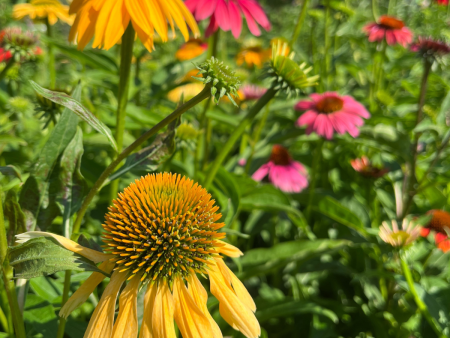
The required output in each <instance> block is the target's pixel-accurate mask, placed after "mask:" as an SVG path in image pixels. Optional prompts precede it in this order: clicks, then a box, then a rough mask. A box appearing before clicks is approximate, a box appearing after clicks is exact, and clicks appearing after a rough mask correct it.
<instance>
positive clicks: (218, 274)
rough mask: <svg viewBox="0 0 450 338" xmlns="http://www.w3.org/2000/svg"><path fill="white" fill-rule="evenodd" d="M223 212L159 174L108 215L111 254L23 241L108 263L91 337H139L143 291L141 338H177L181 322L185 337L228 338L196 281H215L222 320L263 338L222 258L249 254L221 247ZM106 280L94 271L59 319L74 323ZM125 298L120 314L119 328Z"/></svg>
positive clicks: (182, 181) (187, 183)
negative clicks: (71, 317)
mask: <svg viewBox="0 0 450 338" xmlns="http://www.w3.org/2000/svg"><path fill="white" fill-rule="evenodd" d="M218 209H219V207H218V206H214V200H212V199H211V195H210V194H208V192H207V191H206V190H205V189H204V188H202V187H201V186H199V185H198V184H197V183H194V182H193V181H192V180H190V179H187V178H185V177H181V176H180V175H176V174H170V173H164V174H162V173H159V174H152V175H147V176H145V177H142V178H141V179H140V180H136V181H135V183H132V184H131V185H130V186H129V187H128V188H126V189H125V190H124V192H123V193H121V194H119V197H118V198H117V199H116V200H114V201H113V206H112V207H110V208H109V213H108V214H107V215H106V221H105V224H103V228H104V231H105V232H104V235H103V239H104V242H105V243H106V245H105V247H106V251H107V252H108V253H107V254H103V253H100V252H97V251H94V250H91V249H88V248H85V247H83V246H81V245H79V244H77V243H75V242H72V241H71V240H69V239H66V238H64V237H61V236H57V235H53V234H49V233H43V232H28V233H24V234H21V235H18V238H19V240H20V241H21V242H24V241H26V240H27V239H30V238H34V237H40V236H42V235H44V236H51V237H53V238H55V239H56V240H57V241H59V242H60V244H61V245H63V246H64V247H65V248H66V249H68V250H71V251H73V252H76V253H78V254H80V255H82V256H84V257H86V258H89V259H91V260H92V261H94V262H96V263H98V262H103V263H102V264H101V265H100V267H99V268H100V269H101V270H103V271H105V272H107V273H111V272H112V276H111V280H110V282H109V284H108V285H107V287H106V289H105V291H104V292H103V294H102V297H101V299H100V301H99V303H98V305H97V306H96V308H95V310H94V313H93V315H92V316H91V319H90V322H89V325H88V328H87V330H86V333H85V335H84V337H86V338H87V337H89V338H122V337H137V335H138V320H137V294H138V290H139V289H140V288H142V287H144V286H147V291H146V293H145V297H144V317H143V321H142V326H141V329H140V335H139V337H140V338H149V337H158V338H173V337H176V334H175V327H174V320H175V322H176V324H177V326H178V328H179V330H180V331H181V334H182V336H183V337H184V338H201V337H204V338H216V337H217V338H219V337H222V333H221V332H220V329H219V327H218V325H217V324H216V323H215V321H214V319H213V318H212V317H211V315H210V313H209V312H208V308H207V305H206V301H207V298H208V296H207V293H206V290H205V289H204V287H203V285H202V283H201V282H200V280H199V279H198V277H197V274H200V275H202V276H204V277H206V276H208V277H209V281H210V290H211V293H212V294H213V295H214V296H215V297H216V298H217V299H218V300H219V311H220V313H221V315H222V317H223V318H224V319H225V320H226V321H227V322H228V323H229V324H230V325H231V326H232V327H233V328H234V329H236V330H239V331H241V332H242V333H243V334H244V335H245V336H246V337H248V338H256V337H258V336H259V335H260V333H261V330H260V326H259V323H258V321H257V320H256V317H255V315H254V313H253V312H254V311H255V310H256V307H255V303H254V302H253V299H252V298H251V296H250V295H249V293H248V291H247V290H246V288H245V286H244V285H243V284H242V282H241V281H240V280H239V279H238V278H237V277H236V276H235V275H234V273H233V272H232V271H231V270H230V269H229V268H228V267H227V265H226V264H225V262H224V260H223V257H222V256H221V255H225V256H230V257H238V256H241V255H242V252H241V251H240V250H239V249H238V248H236V247H234V246H232V245H230V244H227V243H225V242H223V241H221V239H223V238H224V237H225V233H219V232H217V231H218V230H219V229H220V228H222V227H223V226H224V224H223V223H218V220H219V219H220V218H221V217H222V215H221V214H219V213H217V211H218ZM104 278H105V276H104V275H103V274H101V273H99V272H94V273H93V274H92V275H91V276H90V277H89V278H88V279H87V280H86V282H84V283H83V284H82V285H81V287H80V288H78V290H77V291H76V292H75V293H74V294H73V295H72V296H71V297H70V299H69V300H68V301H67V302H66V304H65V305H64V306H63V308H62V309H61V312H60V315H61V316H62V317H67V316H68V315H69V314H70V313H71V312H72V311H73V310H74V309H75V308H76V307H77V306H79V305H80V304H81V303H83V302H85V301H86V300H87V299H88V297H89V295H90V294H91V293H92V292H93V291H94V289H95V288H96V287H97V285H99V284H100V283H101V282H102V280H103V279H104ZM126 281H128V282H126ZM125 283H126V284H125ZM122 286H125V288H124V289H123V290H122ZM121 290H122V291H121ZM119 293H120V296H119V313H118V315H117V318H116V320H115V321H114V317H115V308H116V300H117V297H118V294H119Z"/></svg>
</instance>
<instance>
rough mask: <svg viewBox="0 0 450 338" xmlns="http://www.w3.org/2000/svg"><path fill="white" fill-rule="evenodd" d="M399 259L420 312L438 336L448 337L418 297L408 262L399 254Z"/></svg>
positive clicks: (441, 337)
mask: <svg viewBox="0 0 450 338" xmlns="http://www.w3.org/2000/svg"><path fill="white" fill-rule="evenodd" d="M400 261H401V264H402V270H403V274H404V276H405V279H406V282H407V283H408V288H409V291H410V292H411V294H412V296H413V298H414V301H415V302H416V305H417V307H418V308H419V311H420V313H421V314H422V315H423V316H424V317H425V319H426V320H427V322H428V324H430V326H431V328H432V329H433V331H434V332H435V333H436V335H437V336H438V337H439V338H448V337H447V336H446V335H444V334H443V333H442V329H441V326H440V325H439V323H438V322H437V321H436V319H434V318H433V316H431V314H430V312H429V311H428V307H427V305H426V304H425V303H424V302H423V301H422V299H420V297H419V295H418V293H417V291H416V288H415V286H414V280H413V278H412V274H411V270H410V269H409V266H408V264H407V263H406V261H405V259H404V258H403V257H401V255H400Z"/></svg>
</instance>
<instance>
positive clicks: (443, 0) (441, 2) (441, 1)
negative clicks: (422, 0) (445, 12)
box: [436, 0, 448, 6]
mask: <svg viewBox="0 0 450 338" xmlns="http://www.w3.org/2000/svg"><path fill="white" fill-rule="evenodd" d="M436 2H437V3H438V5H441V6H447V5H448V0H436Z"/></svg>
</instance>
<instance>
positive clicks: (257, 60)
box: [236, 46, 272, 68]
mask: <svg viewBox="0 0 450 338" xmlns="http://www.w3.org/2000/svg"><path fill="white" fill-rule="evenodd" d="M271 54H272V51H271V50H270V49H264V48H262V47H261V46H249V47H245V48H242V49H241V50H240V51H239V53H238V54H237V55H236V63H237V65H238V66H241V65H243V64H244V63H245V64H246V65H247V67H250V68H251V67H253V66H255V67H257V68H261V67H262V66H263V64H264V63H265V62H267V61H269V60H270V56H271Z"/></svg>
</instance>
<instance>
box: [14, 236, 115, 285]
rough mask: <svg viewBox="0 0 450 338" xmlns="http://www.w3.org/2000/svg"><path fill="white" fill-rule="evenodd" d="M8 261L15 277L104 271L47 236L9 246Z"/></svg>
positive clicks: (25, 277) (29, 277) (27, 277)
mask: <svg viewBox="0 0 450 338" xmlns="http://www.w3.org/2000/svg"><path fill="white" fill-rule="evenodd" d="M9 263H10V265H11V266H12V267H13V268H14V271H15V274H14V276H15V278H24V279H31V278H34V277H39V276H48V275H51V274H54V273H55V272H58V271H63V270H74V271H96V272H100V273H104V272H103V271H101V270H100V269H98V268H97V266H96V265H95V264H94V263H93V262H92V261H90V260H89V259H87V258H85V257H83V256H81V255H79V254H76V253H74V252H72V251H70V250H67V249H66V248H64V247H62V246H61V245H60V244H59V243H58V242H57V241H56V240H55V239H53V238H49V237H39V238H33V239H31V240H29V241H27V242H25V243H23V244H21V245H18V246H15V247H12V248H10V250H9ZM105 275H106V274H105Z"/></svg>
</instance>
